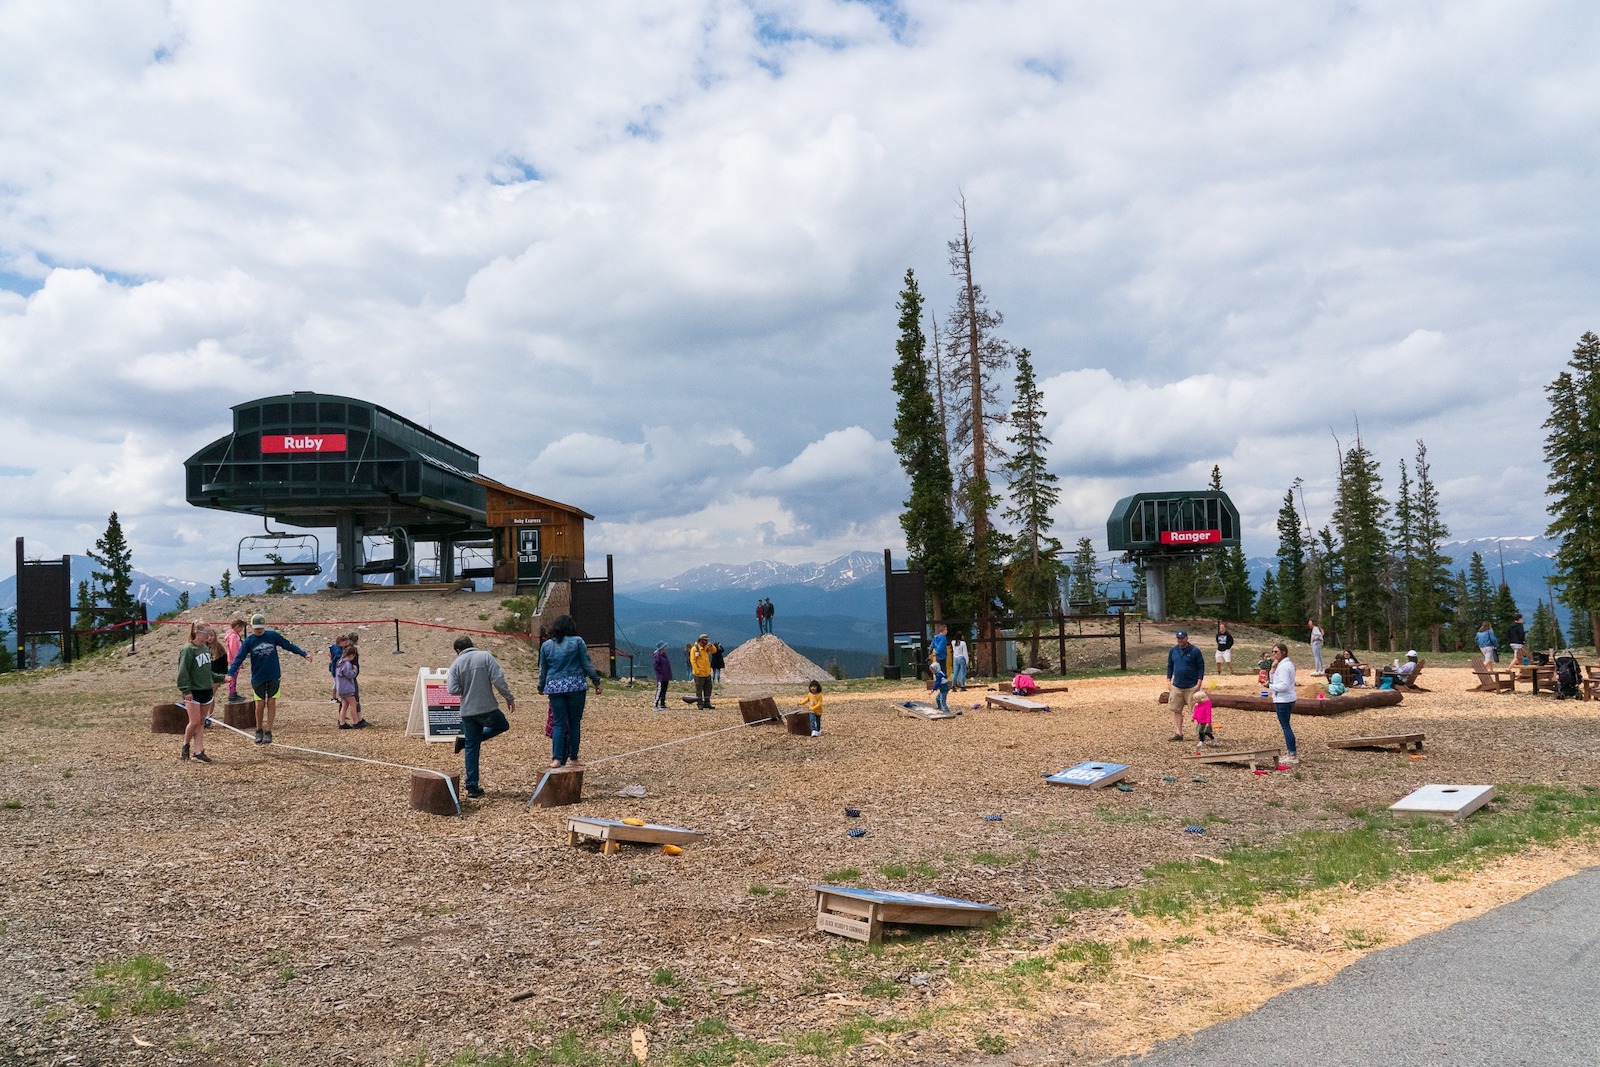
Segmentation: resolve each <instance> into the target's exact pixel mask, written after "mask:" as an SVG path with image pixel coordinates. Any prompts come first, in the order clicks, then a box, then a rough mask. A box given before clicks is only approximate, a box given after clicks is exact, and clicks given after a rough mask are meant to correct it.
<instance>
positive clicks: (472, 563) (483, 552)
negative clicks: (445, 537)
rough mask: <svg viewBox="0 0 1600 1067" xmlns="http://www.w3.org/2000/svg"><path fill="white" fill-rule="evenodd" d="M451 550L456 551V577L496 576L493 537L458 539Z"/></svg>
mask: <svg viewBox="0 0 1600 1067" xmlns="http://www.w3.org/2000/svg"><path fill="white" fill-rule="evenodd" d="M451 551H453V552H455V553H456V577H458V578H463V579H465V578H493V577H494V541H493V540H492V539H489V538H484V539H483V540H481V541H456V542H454V544H452V546H451Z"/></svg>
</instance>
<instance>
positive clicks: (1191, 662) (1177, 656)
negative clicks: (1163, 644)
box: [1167, 630, 1206, 741]
mask: <svg viewBox="0 0 1600 1067" xmlns="http://www.w3.org/2000/svg"><path fill="white" fill-rule="evenodd" d="M1172 636H1174V637H1176V638H1177V639H1178V643H1177V644H1175V645H1173V646H1172V648H1170V649H1168V650H1167V684H1168V685H1169V686H1171V689H1170V690H1169V694H1170V695H1169V696H1168V697H1167V702H1168V703H1169V704H1171V705H1172V736H1171V737H1170V738H1168V740H1171V741H1182V740H1183V713H1184V712H1185V711H1188V710H1189V698H1190V697H1191V696H1193V695H1194V691H1195V690H1196V689H1198V688H1200V683H1201V682H1203V681H1205V679H1206V657H1205V653H1203V652H1201V651H1200V650H1199V649H1198V648H1196V647H1195V646H1193V645H1191V644H1190V643H1189V631H1188V630H1179V631H1178V632H1177V633H1175V634H1173V635H1172Z"/></svg>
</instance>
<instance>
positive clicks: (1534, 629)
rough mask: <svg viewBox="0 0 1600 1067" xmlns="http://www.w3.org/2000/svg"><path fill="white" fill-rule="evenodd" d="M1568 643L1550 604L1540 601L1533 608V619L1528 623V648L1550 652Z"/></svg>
mask: <svg viewBox="0 0 1600 1067" xmlns="http://www.w3.org/2000/svg"><path fill="white" fill-rule="evenodd" d="M1564 644H1566V642H1565V641H1563V640H1562V638H1561V628H1560V627H1559V626H1557V625H1556V620H1555V616H1554V615H1552V614H1550V608H1549V605H1547V604H1545V602H1544V601H1542V600H1541V601H1539V603H1538V605H1537V606H1536V607H1535V608H1534V609H1533V621H1532V622H1531V623H1529V624H1528V648H1529V650H1530V651H1537V652H1548V651H1551V650H1552V649H1557V648H1560V647H1562V646H1563V645H1564Z"/></svg>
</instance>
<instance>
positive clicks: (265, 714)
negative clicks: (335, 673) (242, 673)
mask: <svg viewBox="0 0 1600 1067" xmlns="http://www.w3.org/2000/svg"><path fill="white" fill-rule="evenodd" d="M280 648H282V649H287V650H288V651H290V652H293V653H294V654H295V655H297V656H299V657H300V658H301V659H310V658H311V657H310V656H308V655H307V654H306V653H305V651H304V650H302V649H301V648H300V646H298V645H296V644H295V643H294V642H292V641H290V640H289V639H288V638H286V637H284V636H283V635H282V634H280V633H279V632H278V631H276V630H269V629H267V617H266V616H265V615H260V614H257V615H252V616H250V636H249V637H246V638H245V639H244V640H243V641H241V642H239V651H238V652H236V653H235V654H234V657H233V662H231V663H229V664H228V676H229V677H230V678H231V677H234V676H236V675H237V674H238V673H239V668H240V666H242V665H243V664H244V661H245V657H247V656H248V657H249V659H250V688H251V689H253V690H255V694H256V744H258V745H270V744H272V726H273V724H274V723H275V722H277V721H278V690H279V689H280V688H282V686H283V664H282V663H280V662H279V661H278V649H280Z"/></svg>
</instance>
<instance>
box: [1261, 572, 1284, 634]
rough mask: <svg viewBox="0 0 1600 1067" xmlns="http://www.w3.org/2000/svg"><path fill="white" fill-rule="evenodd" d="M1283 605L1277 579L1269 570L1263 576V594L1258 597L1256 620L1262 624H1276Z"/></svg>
mask: <svg viewBox="0 0 1600 1067" xmlns="http://www.w3.org/2000/svg"><path fill="white" fill-rule="evenodd" d="M1281 607H1282V605H1281V603H1280V601H1279V600H1278V582H1277V579H1275V578H1273V576H1272V572H1271V571H1268V572H1267V573H1265V574H1263V575H1262V576H1261V595H1260V596H1259V597H1257V598H1256V613H1255V614H1256V621H1257V622H1259V623H1261V624H1262V625H1274V624H1276V623H1277V622H1278V621H1279V620H1278V612H1279V610H1280V609H1281Z"/></svg>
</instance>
